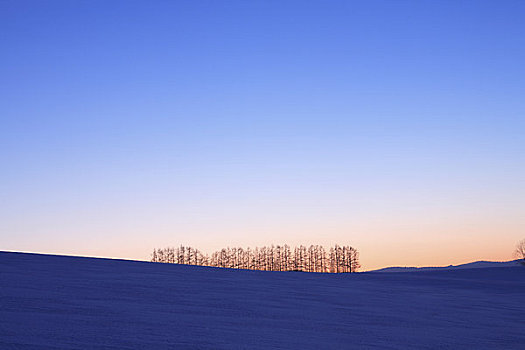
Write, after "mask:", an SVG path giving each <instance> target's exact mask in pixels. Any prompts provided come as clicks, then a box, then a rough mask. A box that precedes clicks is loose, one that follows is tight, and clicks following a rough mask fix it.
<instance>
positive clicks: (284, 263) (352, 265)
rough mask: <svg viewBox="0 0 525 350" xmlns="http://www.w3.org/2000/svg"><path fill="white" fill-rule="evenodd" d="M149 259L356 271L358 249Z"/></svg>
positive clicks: (170, 253)
mask: <svg viewBox="0 0 525 350" xmlns="http://www.w3.org/2000/svg"><path fill="white" fill-rule="evenodd" d="M516 254H517V255H518V256H519V257H520V258H523V260H524V264H525V240H523V241H521V242H520V243H519V244H518V246H517V249H516ZM151 261H152V262H160V263H169V264H186V265H200V266H214V267H225V268H234V269H252V270H263V271H306V272H320V273H326V272H329V273H345V272H357V270H358V269H359V268H360V267H361V265H360V264H359V253H358V251H357V250H356V249H355V248H353V247H350V246H339V245H335V246H334V247H332V248H330V250H329V251H328V253H327V250H326V249H325V248H324V247H322V246H320V245H310V246H309V247H306V246H303V245H301V246H299V247H294V248H293V251H292V249H291V248H290V246H288V245H286V244H285V245H276V246H274V245H271V246H268V247H261V248H259V247H257V248H255V249H250V248H247V249H243V248H238V247H234V248H230V247H228V248H223V249H221V250H220V251H216V252H213V253H212V254H211V255H210V256H208V255H207V254H203V253H202V252H201V251H199V250H198V249H195V248H192V247H185V246H183V245H181V246H180V247H177V248H173V247H167V248H164V249H157V248H155V249H154V250H153V253H152V254H151Z"/></svg>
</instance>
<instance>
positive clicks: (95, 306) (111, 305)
mask: <svg viewBox="0 0 525 350" xmlns="http://www.w3.org/2000/svg"><path fill="white" fill-rule="evenodd" d="M524 292H525V267H521V266H511V267H498V268H483V269H455V270H444V271H420V272H418V273H360V274H337V275H335V274H310V273H300V272H257V271H239V270H223V269H217V268H207V267H197V266H182V265H165V264H158V263H146V262H134V261H122V260H107V259H94V258H76V257H64V256H50V255H36V254H21V253H6V252H0V349H155V350H158V349H523V346H524V344H525V324H524V322H523V315H524V314H525V297H524V296H525V294H524Z"/></svg>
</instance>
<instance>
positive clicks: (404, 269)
mask: <svg viewBox="0 0 525 350" xmlns="http://www.w3.org/2000/svg"><path fill="white" fill-rule="evenodd" d="M521 263H522V260H521V259H518V260H511V261H475V262H471V263H467V264H461V265H449V266H429V267H401V266H395V267H385V268H384V269H379V270H373V271H370V272H414V271H436V270H456V269H481V268H487V267H510V266H519V265H521Z"/></svg>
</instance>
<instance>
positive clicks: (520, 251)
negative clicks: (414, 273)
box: [514, 239, 525, 265]
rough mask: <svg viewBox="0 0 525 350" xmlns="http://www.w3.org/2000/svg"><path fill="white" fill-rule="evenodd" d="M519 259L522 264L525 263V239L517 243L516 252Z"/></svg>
mask: <svg viewBox="0 0 525 350" xmlns="http://www.w3.org/2000/svg"><path fill="white" fill-rule="evenodd" d="M514 253H515V254H516V256H517V257H518V259H521V263H522V265H525V239H522V240H521V241H519V242H518V244H516V251H515V252H514Z"/></svg>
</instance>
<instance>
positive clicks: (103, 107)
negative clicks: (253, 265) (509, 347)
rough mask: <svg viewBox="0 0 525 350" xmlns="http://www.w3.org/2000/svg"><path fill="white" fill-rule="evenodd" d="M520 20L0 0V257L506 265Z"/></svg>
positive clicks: (514, 9)
mask: <svg viewBox="0 0 525 350" xmlns="http://www.w3.org/2000/svg"><path fill="white" fill-rule="evenodd" d="M524 15H525V4H524V3H523V2H522V1H504V2H497V1H487V2H486V1H440V2H434V1H399V2H394V1H328V2H326V1H249V2H248V1H176V2H171V1H157V2H147V1H142V2H140V1H125V2H118V1H114V2H107V1H79V2H70V1H50V2H32V1H1V2H0V31H1V33H2V34H1V36H0V49H1V52H2V54H1V55H0V63H1V64H0V76H1V77H2V84H1V86H0V92H1V96H2V99H1V100H0V122H1V124H0V157H1V158H0V159H1V161H2V165H3V167H2V172H1V173H0V190H1V193H2V195H1V197H2V200H0V242H2V246H1V247H0V249H5V250H24V251H38V252H53V253H67V254H82V255H96V256H112V257H122V258H136V259H147V258H148V255H149V253H150V250H152V249H153V247H159V246H165V245H176V244H180V243H183V244H190V245H194V246H197V247H200V248H202V249H203V250H208V251H211V250H213V249H216V248H220V247H223V246H228V245H229V246H233V245H240V246H254V245H263V244H269V243H289V244H301V243H303V244H310V243H311V244H326V245H329V244H333V243H336V242H338V243H340V244H350V245H354V246H356V247H357V248H358V249H359V250H360V251H361V253H362V259H363V264H364V265H365V268H366V267H379V266H385V265H394V264H406V265H425V264H447V263H453V262H463V261H466V260H477V259H478V258H479V259H481V258H483V259H508V258H511V256H510V254H511V252H512V248H513V245H514V243H515V242H516V241H517V240H519V239H521V238H523V236H524V235H525V233H524V230H523V227H524V224H525V219H524V217H525V215H523V214H524V212H525V200H524V198H525V182H524V180H523V179H524V178H525V176H524V175H525V171H524V170H525V141H524V137H523V135H524V131H525V115H524V112H525V102H524V101H525V100H524V98H523V96H525V70H524V69H523V66H524V65H523V62H525V39H524V38H525V24H524V22H523V16H524ZM394 248H395V253H392V252H391V251H392V250H393V249H394ZM436 248H437V249H436ZM460 248H461V249H460ZM436 250H438V251H439V253H436ZM400 252H401V253H402V254H400Z"/></svg>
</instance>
